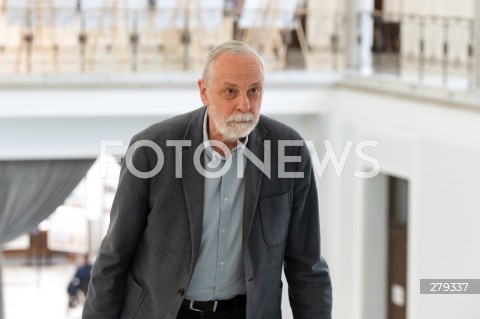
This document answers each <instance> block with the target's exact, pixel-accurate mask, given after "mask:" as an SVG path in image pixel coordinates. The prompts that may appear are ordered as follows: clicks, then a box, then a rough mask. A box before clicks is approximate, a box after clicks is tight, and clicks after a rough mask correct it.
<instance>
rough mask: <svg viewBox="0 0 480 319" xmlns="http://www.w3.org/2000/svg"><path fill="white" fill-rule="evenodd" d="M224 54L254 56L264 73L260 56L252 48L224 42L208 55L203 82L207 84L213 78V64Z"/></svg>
mask: <svg viewBox="0 0 480 319" xmlns="http://www.w3.org/2000/svg"><path fill="white" fill-rule="evenodd" d="M223 54H230V55H253V56H255V57H256V58H257V60H258V62H259V63H260V67H261V69H262V73H263V72H264V68H263V61H262V58H261V57H260V55H259V54H258V53H257V52H255V50H253V49H252V48H251V47H249V46H248V45H246V44H245V43H243V42H240V41H236V40H231V41H227V42H223V43H221V44H219V45H217V46H216V47H214V48H213V49H212V50H211V51H210V52H209V53H208V55H207V59H206V60H205V65H204V67H203V72H202V80H203V81H204V82H205V83H208V81H209V80H210V77H211V76H212V68H213V62H215V60H216V59H217V58H218V57H219V56H220V55H223Z"/></svg>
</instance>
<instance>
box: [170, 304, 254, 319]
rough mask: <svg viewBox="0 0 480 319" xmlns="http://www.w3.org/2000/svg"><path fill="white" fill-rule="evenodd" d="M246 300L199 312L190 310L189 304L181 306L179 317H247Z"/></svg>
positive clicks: (192, 318) (195, 318) (189, 318)
mask: <svg viewBox="0 0 480 319" xmlns="http://www.w3.org/2000/svg"><path fill="white" fill-rule="evenodd" d="M245 318H246V302H245V301H242V302H238V303H235V305H234V306H233V307H231V308H229V309H225V310H222V311H216V312H198V311H194V310H190V309H189V308H188V306H187V305H183V304H182V306H181V307H180V311H179V312H178V315H177V319H245Z"/></svg>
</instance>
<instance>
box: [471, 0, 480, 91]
mask: <svg viewBox="0 0 480 319" xmlns="http://www.w3.org/2000/svg"><path fill="white" fill-rule="evenodd" d="M474 3H475V17H474V20H473V28H474V36H475V41H474V42H473V43H475V44H476V45H478V44H479V43H480V2H479V1H475V2H474ZM471 50H473V54H474V66H475V76H474V81H475V84H474V86H475V87H476V88H480V48H479V47H472V48H471Z"/></svg>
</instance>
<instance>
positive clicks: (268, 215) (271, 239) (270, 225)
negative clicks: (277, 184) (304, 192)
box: [259, 192, 292, 246]
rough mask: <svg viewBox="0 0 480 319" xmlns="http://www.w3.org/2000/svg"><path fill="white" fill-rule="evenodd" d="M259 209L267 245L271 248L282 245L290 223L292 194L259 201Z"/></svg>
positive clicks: (287, 193)
mask: <svg viewBox="0 0 480 319" xmlns="http://www.w3.org/2000/svg"><path fill="white" fill-rule="evenodd" d="M259 208H260V218H261V222H262V232H263V239H264V240H265V243H266V244H267V245H269V246H276V245H278V244H280V243H281V242H283V241H284V240H285V238H286V235H287V232H288V224H289V222H290V212H291V210H292V209H291V201H290V192H286V193H283V194H282V195H278V196H274V197H267V198H261V199H259Z"/></svg>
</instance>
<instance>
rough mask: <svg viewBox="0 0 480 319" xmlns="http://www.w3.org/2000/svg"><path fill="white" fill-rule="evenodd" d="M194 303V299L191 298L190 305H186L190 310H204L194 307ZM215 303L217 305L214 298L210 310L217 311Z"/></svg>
mask: <svg viewBox="0 0 480 319" xmlns="http://www.w3.org/2000/svg"><path fill="white" fill-rule="evenodd" d="M194 304H195V301H193V300H191V301H190V305H189V306H188V308H189V309H190V310H193V311H198V312H205V311H204V310H201V309H197V308H195V307H194ZM217 305H218V300H215V301H214V302H213V310H212V312H215V311H217Z"/></svg>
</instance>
